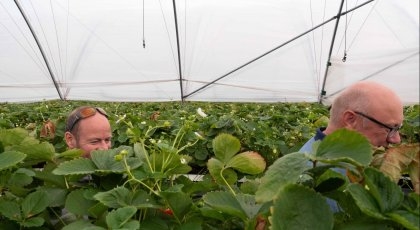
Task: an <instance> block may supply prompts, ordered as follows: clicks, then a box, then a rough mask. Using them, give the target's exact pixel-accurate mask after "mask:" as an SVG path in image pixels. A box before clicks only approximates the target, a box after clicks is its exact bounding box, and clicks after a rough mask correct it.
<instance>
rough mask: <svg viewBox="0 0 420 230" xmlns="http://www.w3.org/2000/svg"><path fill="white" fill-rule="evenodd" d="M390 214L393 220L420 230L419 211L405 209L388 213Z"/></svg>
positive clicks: (413, 229) (409, 227)
mask: <svg viewBox="0 0 420 230" xmlns="http://www.w3.org/2000/svg"><path fill="white" fill-rule="evenodd" d="M387 216H389V217H390V218H391V219H392V220H393V221H395V222H397V223H399V224H401V225H402V226H404V227H405V228H407V229H410V230H411V229H412V230H416V229H417V230H418V229H419V225H420V217H419V213H418V212H417V213H416V214H414V213H412V212H408V211H404V210H397V211H394V212H391V213H388V214H387Z"/></svg>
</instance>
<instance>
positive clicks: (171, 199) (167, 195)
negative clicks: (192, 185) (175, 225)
mask: <svg viewBox="0 0 420 230" xmlns="http://www.w3.org/2000/svg"><path fill="white" fill-rule="evenodd" d="M160 195H161V196H162V197H163V198H164V199H165V200H166V202H167V204H168V206H169V208H170V209H171V210H172V212H173V215H174V216H176V217H177V219H178V220H182V219H184V217H185V215H186V214H187V213H188V212H189V211H190V209H191V207H192V205H193V202H192V199H191V197H190V196H189V195H187V194H185V193H183V192H181V191H164V192H161V193H160Z"/></svg>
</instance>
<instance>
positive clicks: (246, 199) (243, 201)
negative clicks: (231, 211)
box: [236, 193, 262, 219]
mask: <svg viewBox="0 0 420 230" xmlns="http://www.w3.org/2000/svg"><path fill="white" fill-rule="evenodd" d="M236 199H237V200H238V202H239V204H240V205H241V207H242V209H243V210H244V211H245V213H246V215H247V217H248V218H249V219H252V218H255V217H256V216H257V214H258V211H259V210H260V209H261V207H262V204H260V203H257V202H256V201H255V196H253V195H249V194H241V193H239V194H237V195H236Z"/></svg>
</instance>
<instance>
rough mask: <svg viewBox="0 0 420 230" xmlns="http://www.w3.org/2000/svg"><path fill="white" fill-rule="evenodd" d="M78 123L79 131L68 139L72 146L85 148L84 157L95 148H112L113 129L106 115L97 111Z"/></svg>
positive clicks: (88, 155)
mask: <svg viewBox="0 0 420 230" xmlns="http://www.w3.org/2000/svg"><path fill="white" fill-rule="evenodd" d="M78 123H79V124H78V129H77V132H76V133H75V134H70V135H71V137H70V140H66V141H67V145H68V146H69V147H70V148H79V149H81V150H83V152H84V155H83V156H84V157H90V152H92V151H93V150H107V149H110V148H111V138H112V131H111V126H110V124H109V121H108V119H107V118H106V117H105V116H103V115H102V114H100V113H96V114H95V115H93V116H91V117H87V118H84V119H82V120H80V121H79V122H78ZM66 139H67V137H66Z"/></svg>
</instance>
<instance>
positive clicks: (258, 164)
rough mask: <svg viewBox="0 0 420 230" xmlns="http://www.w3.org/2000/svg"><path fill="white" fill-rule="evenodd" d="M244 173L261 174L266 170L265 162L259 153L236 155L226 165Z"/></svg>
mask: <svg viewBox="0 0 420 230" xmlns="http://www.w3.org/2000/svg"><path fill="white" fill-rule="evenodd" d="M226 166H227V167H231V168H234V169H236V170H238V171H239V172H242V173H247V174H251V175H255V174H259V173H262V172H264V170H265V166H266V163H265V160H264V158H263V157H262V156H261V155H260V154H258V153H257V152H251V151H248V152H243V153H239V154H237V155H235V156H234V157H233V158H232V159H230V160H229V162H228V163H227V165H226Z"/></svg>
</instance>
